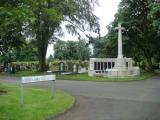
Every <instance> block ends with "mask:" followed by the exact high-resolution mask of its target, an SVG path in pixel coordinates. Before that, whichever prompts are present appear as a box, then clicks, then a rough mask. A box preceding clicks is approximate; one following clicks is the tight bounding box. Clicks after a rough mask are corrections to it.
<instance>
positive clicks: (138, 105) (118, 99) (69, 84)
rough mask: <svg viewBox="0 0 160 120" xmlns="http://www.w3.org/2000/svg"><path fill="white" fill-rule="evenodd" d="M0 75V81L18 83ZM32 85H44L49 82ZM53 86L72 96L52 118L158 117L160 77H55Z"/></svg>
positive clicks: (114, 119) (109, 119)
mask: <svg viewBox="0 0 160 120" xmlns="http://www.w3.org/2000/svg"><path fill="white" fill-rule="evenodd" d="M19 80H20V79H19V78H12V77H0V82H9V83H16V84H17V83H19ZM33 85H34V86H39V87H48V86H49V85H50V83H46V82H45V83H44V82H40V83H36V84H33ZM55 87H56V89H61V90H64V91H67V92H69V93H70V94H72V95H74V96H75V97H76V100H77V102H76V104H75V107H74V108H73V109H71V110H70V111H68V112H66V113H65V114H63V115H60V116H58V117H56V118H51V119H52V120H160V77H159V76H157V77H153V78H151V79H148V80H145V81H137V82H91V81H67V80H57V81H56V85H55Z"/></svg>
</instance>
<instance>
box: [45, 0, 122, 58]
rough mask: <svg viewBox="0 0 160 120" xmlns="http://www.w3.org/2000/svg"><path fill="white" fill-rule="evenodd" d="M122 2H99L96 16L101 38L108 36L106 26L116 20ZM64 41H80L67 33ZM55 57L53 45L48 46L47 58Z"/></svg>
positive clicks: (104, 0)
mask: <svg viewBox="0 0 160 120" xmlns="http://www.w3.org/2000/svg"><path fill="white" fill-rule="evenodd" d="M120 1H121V0H99V6H96V7H95V10H94V14H95V15H96V16H97V17H98V18H99V19H100V20H99V23H100V33H101V36H105V35H106V34H107V32H108V31H107V28H106V26H107V25H109V24H110V23H111V22H112V21H113V20H114V15H115V13H116V12H117V10H118V5H119V3H120ZM64 31H65V30H64ZM60 39H62V40H78V37H77V36H72V35H69V34H67V33H66V32H65V35H64V36H63V37H61V38H60ZM50 54H52V55H53V45H48V50H47V56H46V57H48V56H49V55H50Z"/></svg>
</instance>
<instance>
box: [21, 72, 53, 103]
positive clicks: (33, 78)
mask: <svg viewBox="0 0 160 120" xmlns="http://www.w3.org/2000/svg"><path fill="white" fill-rule="evenodd" d="M55 80H56V76H55V75H43V76H29V77H22V79H21V84H20V86H21V95H20V102H21V104H23V103H24V101H23V96H24V94H23V83H31V82H40V81H53V86H52V89H54V83H55Z"/></svg>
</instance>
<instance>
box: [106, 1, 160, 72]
mask: <svg viewBox="0 0 160 120" xmlns="http://www.w3.org/2000/svg"><path fill="white" fill-rule="evenodd" d="M152 3H153V2H152V1H151V0H138V1H134V0H132V1H131V0H122V1H121V3H120V5H119V11H118V13H117V14H116V15H115V20H114V21H113V22H112V24H111V25H110V26H108V27H109V33H108V35H107V38H106V39H109V41H108V42H109V43H112V42H111V41H114V42H113V43H114V44H111V46H112V48H113V49H112V50H115V51H116V49H115V48H114V46H115V45H116V44H117V37H116V36H117V35H116V34H117V32H116V31H115V30H114V28H115V27H116V26H117V24H118V22H122V23H123V26H124V27H125V29H126V30H125V31H124V33H123V47H124V55H125V56H127V57H133V58H134V60H135V61H137V62H140V61H146V62H147V64H148V69H149V70H153V59H154V57H155V56H156V55H157V49H156V48H159V47H160V46H159V45H158V44H157V43H158V37H157V35H158V34H157V30H156V29H155V28H156V27H157V25H156V27H155V26H153V19H152V18H151V17H149V15H150V12H151V9H152V8H151V5H152ZM113 36H115V37H113Z"/></svg>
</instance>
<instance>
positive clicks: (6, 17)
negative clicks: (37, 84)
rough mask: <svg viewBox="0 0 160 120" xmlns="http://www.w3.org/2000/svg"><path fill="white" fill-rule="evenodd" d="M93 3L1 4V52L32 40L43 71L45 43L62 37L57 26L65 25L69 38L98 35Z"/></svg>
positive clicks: (13, 0)
mask: <svg viewBox="0 0 160 120" xmlns="http://www.w3.org/2000/svg"><path fill="white" fill-rule="evenodd" d="M96 3H97V1H96V0H34V1H33V0H1V2H0V11H1V12H0V18H1V21H0V23H1V24H0V26H2V27H1V29H0V44H1V52H2V51H4V50H2V49H4V48H2V47H5V48H7V49H8V48H13V47H14V46H20V43H21V41H23V38H25V39H26V38H32V39H33V40H34V41H35V45H36V46H37V48H38V59H39V65H40V71H45V70H46V65H45V57H46V51H47V46H48V43H49V42H50V41H54V40H55V38H56V35H57V33H62V29H61V23H63V22H65V25H66V28H67V30H68V32H69V33H72V34H79V32H84V33H85V31H86V30H87V31H93V32H95V33H99V23H98V18H97V17H96V16H95V15H94V14H93V13H92V11H93V8H94V6H95V4H96ZM4 30H7V31H4ZM8 37H9V38H8ZM6 42H7V43H6ZM9 43H10V44H11V45H9ZM14 43H15V44H14Z"/></svg>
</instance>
